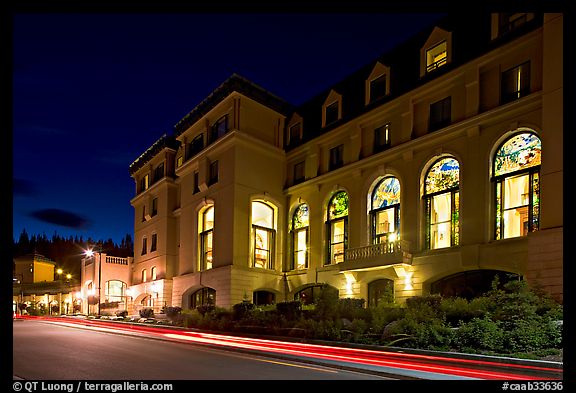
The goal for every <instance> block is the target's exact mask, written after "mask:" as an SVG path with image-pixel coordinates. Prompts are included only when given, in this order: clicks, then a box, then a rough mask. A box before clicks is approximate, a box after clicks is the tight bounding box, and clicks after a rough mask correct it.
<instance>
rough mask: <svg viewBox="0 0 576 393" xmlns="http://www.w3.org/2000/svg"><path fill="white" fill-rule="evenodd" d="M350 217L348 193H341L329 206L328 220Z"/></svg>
mask: <svg viewBox="0 0 576 393" xmlns="http://www.w3.org/2000/svg"><path fill="white" fill-rule="evenodd" d="M347 215H348V194H347V193H346V191H340V192H338V193H336V194H334V196H333V197H332V199H330V204H329V205H328V219H329V220H333V219H335V218H340V217H345V216H347Z"/></svg>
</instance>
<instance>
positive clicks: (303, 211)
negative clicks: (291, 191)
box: [292, 203, 309, 229]
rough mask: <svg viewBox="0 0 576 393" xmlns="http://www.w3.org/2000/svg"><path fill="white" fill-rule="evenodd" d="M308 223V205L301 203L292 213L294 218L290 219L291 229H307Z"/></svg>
mask: <svg viewBox="0 0 576 393" xmlns="http://www.w3.org/2000/svg"><path fill="white" fill-rule="evenodd" d="M308 223H309V219H308V205H307V204H305V203H303V204H301V205H300V206H298V207H297V208H296V211H295V212H294V217H293V219H292V228H293V229H299V228H304V227H307V226H308Z"/></svg>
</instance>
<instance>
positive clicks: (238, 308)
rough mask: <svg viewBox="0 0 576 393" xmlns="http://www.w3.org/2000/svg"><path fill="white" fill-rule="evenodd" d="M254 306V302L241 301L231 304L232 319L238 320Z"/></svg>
mask: <svg viewBox="0 0 576 393" xmlns="http://www.w3.org/2000/svg"><path fill="white" fill-rule="evenodd" d="M255 307H256V306H255V305H254V303H250V302H247V301H243V302H242V303H237V304H235V305H233V306H232V314H233V315H232V319H234V320H235V321H239V320H241V319H243V318H244V317H245V316H247V315H248V314H249V313H250V311H252V310H254V308H255Z"/></svg>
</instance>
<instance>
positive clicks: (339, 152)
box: [328, 145, 344, 170]
mask: <svg viewBox="0 0 576 393" xmlns="http://www.w3.org/2000/svg"><path fill="white" fill-rule="evenodd" d="M343 165H344V145H338V146H336V147H334V148H332V149H330V161H329V163H328V169H329V170H334V169H337V168H340V167H342V166H343Z"/></svg>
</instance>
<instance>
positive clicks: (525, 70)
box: [500, 62, 530, 104]
mask: <svg viewBox="0 0 576 393" xmlns="http://www.w3.org/2000/svg"><path fill="white" fill-rule="evenodd" d="M500 87H501V91H500V97H501V102H502V104H505V103H507V102H510V101H514V100H517V99H518V98H520V97H524V96H526V95H528V94H529V93H530V62H526V63H523V64H520V65H519V66H516V67H514V68H512V69H510V70H508V71H504V72H503V73H502V84H501V86H500Z"/></svg>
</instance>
